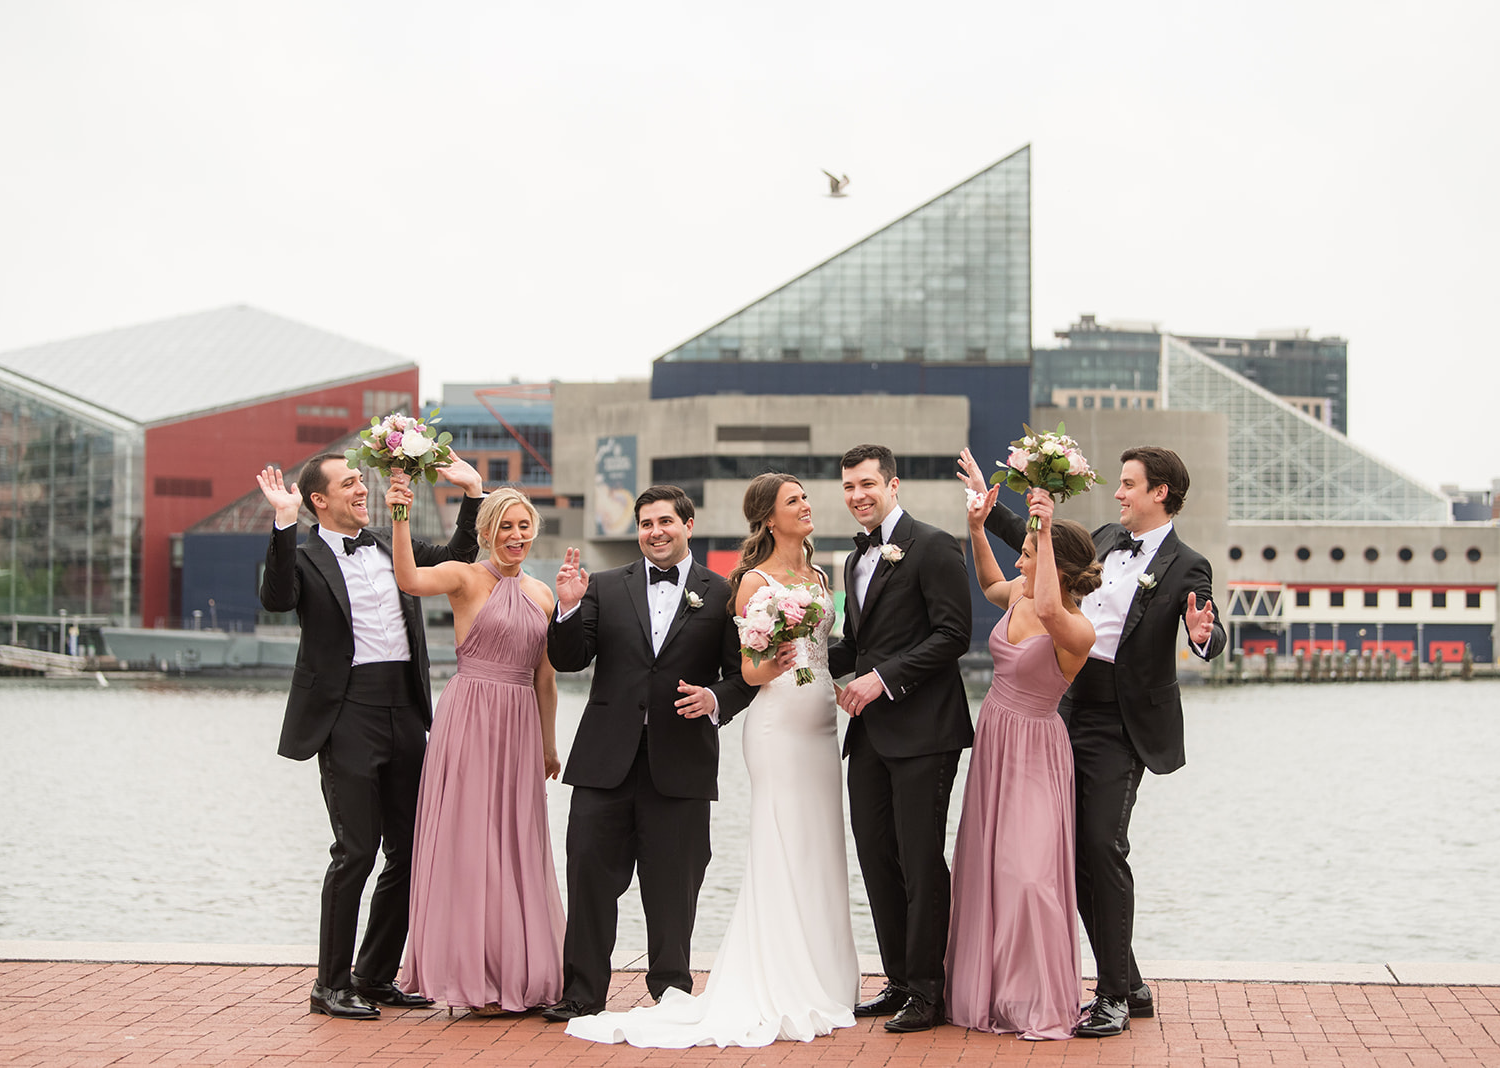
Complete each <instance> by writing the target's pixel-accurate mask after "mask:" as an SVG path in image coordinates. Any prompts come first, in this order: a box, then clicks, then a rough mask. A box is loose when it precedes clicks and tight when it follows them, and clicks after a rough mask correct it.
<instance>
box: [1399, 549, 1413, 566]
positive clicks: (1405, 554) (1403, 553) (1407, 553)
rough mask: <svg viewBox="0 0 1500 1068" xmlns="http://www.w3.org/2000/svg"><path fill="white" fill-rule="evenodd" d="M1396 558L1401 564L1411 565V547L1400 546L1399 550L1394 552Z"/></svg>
mask: <svg viewBox="0 0 1500 1068" xmlns="http://www.w3.org/2000/svg"><path fill="white" fill-rule="evenodd" d="M1396 556H1397V557H1398V558H1399V559H1400V560H1401V562H1402V563H1403V564H1409V563H1411V558H1412V551H1411V546H1409V545H1403V546H1401V548H1400V549H1398V550H1396Z"/></svg>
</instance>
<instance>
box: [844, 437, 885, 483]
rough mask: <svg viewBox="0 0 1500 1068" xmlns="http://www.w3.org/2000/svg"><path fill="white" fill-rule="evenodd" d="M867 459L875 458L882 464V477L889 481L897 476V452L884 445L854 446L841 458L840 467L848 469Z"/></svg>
mask: <svg viewBox="0 0 1500 1068" xmlns="http://www.w3.org/2000/svg"><path fill="white" fill-rule="evenodd" d="M866 460H874V461H876V462H877V463H878V464H879V465H880V477H881V478H883V479H885V480H886V481H887V482H889V481H890V480H891V479H893V478H895V477H896V454H895V453H893V452H892V451H891V450H890V449H888V448H886V447H885V446H884V445H856V446H854V448H852V449H850V450H849V451H848V452H846V453H844V455H843V457H842V458H841V459H840V460H839V468H840V469H841V470H843V471H847V470H849V468H851V467H858V466H859V465H860V464H862V463H864V462H865V461H866Z"/></svg>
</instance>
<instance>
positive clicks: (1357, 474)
mask: <svg viewBox="0 0 1500 1068" xmlns="http://www.w3.org/2000/svg"><path fill="white" fill-rule="evenodd" d="M1161 379H1162V381H1161V394H1162V406H1163V407H1165V408H1168V409H1185V410H1188V411H1199V412H1223V413H1224V415H1225V416H1226V417H1227V420H1228V425H1229V456H1230V459H1231V463H1230V465H1229V521H1230V522H1231V523H1233V522H1308V523H1446V522H1447V521H1448V498H1447V497H1446V496H1445V495H1444V494H1442V493H1441V492H1439V491H1438V490H1436V489H1433V488H1431V487H1428V486H1424V485H1422V484H1421V483H1420V482H1417V481H1416V480H1415V479H1413V478H1411V477H1409V476H1407V475H1404V474H1402V473H1401V472H1399V471H1397V470H1396V469H1395V468H1393V467H1391V466H1390V465H1389V464H1387V463H1385V462H1384V461H1383V460H1379V459H1376V458H1375V457H1374V456H1371V455H1370V454H1369V453H1367V452H1365V451H1364V450H1363V449H1360V448H1358V447H1357V446H1355V445H1354V444H1352V443H1351V442H1350V441H1349V439H1348V438H1346V437H1344V436H1343V435H1342V434H1339V433H1337V432H1335V431H1334V430H1332V429H1331V428H1329V427H1327V426H1324V425H1323V424H1322V423H1320V422H1318V421H1317V420H1315V419H1312V418H1310V417H1308V416H1307V415H1304V414H1303V413H1302V412H1300V411H1298V410H1296V409H1294V408H1293V407H1292V406H1291V405H1289V404H1288V403H1287V402H1286V401H1284V400H1282V399H1280V398H1279V397H1277V396H1275V395H1274V394H1272V393H1271V392H1270V391H1269V390H1267V389H1265V388H1264V387H1262V386H1258V385H1256V384H1255V383H1253V382H1249V381H1246V380H1245V379H1244V378H1242V377H1241V376H1240V375H1237V374H1235V373H1234V372H1233V371H1231V370H1229V368H1227V367H1225V366H1224V365H1223V364H1221V363H1219V362H1218V361H1217V360H1214V359H1211V358H1210V357H1208V356H1205V355H1204V354H1203V353H1202V352H1200V351H1199V350H1198V349H1196V348H1194V347H1193V346H1192V345H1189V344H1187V343H1186V342H1184V341H1181V340H1179V339H1177V338H1173V337H1168V338H1166V339H1165V341H1164V344H1163V348H1162V355H1161Z"/></svg>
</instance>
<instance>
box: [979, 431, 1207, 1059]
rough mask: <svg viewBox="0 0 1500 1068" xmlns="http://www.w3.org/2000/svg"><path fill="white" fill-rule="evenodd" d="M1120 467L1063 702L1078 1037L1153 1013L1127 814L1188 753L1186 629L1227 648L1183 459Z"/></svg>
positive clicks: (1018, 537)
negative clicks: (1185, 510) (1081, 650)
mask: <svg viewBox="0 0 1500 1068" xmlns="http://www.w3.org/2000/svg"><path fill="white" fill-rule="evenodd" d="M1120 462H1121V464H1122V466H1121V468H1120V486H1119V488H1118V489H1117V490H1115V500H1117V501H1119V502H1120V521H1119V522H1118V523H1106V524H1105V525H1104V526H1102V527H1100V528H1099V529H1098V530H1096V531H1094V546H1095V549H1096V550H1097V552H1098V556H1099V560H1100V561H1101V562H1102V563H1103V564H1104V583H1103V585H1102V586H1100V587H1099V589H1098V590H1096V591H1095V592H1094V593H1092V594H1090V595H1089V596H1088V597H1086V598H1084V601H1083V604H1082V605H1081V606H1080V607H1082V609H1083V614H1084V615H1085V616H1087V617H1088V619H1089V622H1091V623H1092V624H1093V625H1094V635H1095V638H1094V648H1093V650H1092V652H1090V654H1089V660H1088V662H1087V663H1086V664H1085V665H1084V667H1083V670H1082V671H1080V672H1079V673H1078V677H1077V678H1076V679H1074V680H1073V685H1072V686H1071V687H1069V689H1068V692H1067V693H1066V694H1064V695H1063V699H1062V701H1061V703H1060V704H1059V705H1058V712H1059V713H1060V714H1061V716H1062V718H1063V719H1064V720H1065V721H1066V722H1067V724H1068V734H1069V735H1070V736H1071V738H1072V740H1073V766H1074V775H1075V781H1076V784H1077V795H1078V805H1077V824H1076V847H1075V848H1076V851H1077V880H1078V911H1079V913H1080V914H1081V915H1082V917H1083V926H1084V929H1085V930H1086V931H1087V932H1088V936H1089V944H1090V945H1091V946H1092V947H1093V950H1094V961H1095V963H1096V964H1097V965H1098V967H1099V987H1098V990H1097V992H1096V993H1097V996H1096V997H1095V998H1094V999H1093V1000H1092V1001H1090V1002H1089V1003H1088V1004H1087V1005H1085V1006H1084V1008H1085V1010H1086V1011H1087V1013H1088V1017H1087V1019H1085V1020H1084V1022H1083V1024H1082V1025H1080V1026H1079V1028H1078V1030H1077V1032H1076V1034H1078V1035H1079V1036H1080V1037H1083V1038H1105V1037H1109V1036H1112V1035H1118V1034H1121V1033H1122V1032H1124V1031H1125V1030H1126V1029H1128V1028H1129V1026H1130V1017H1132V1016H1136V1017H1141V1016H1151V1015H1154V1013H1155V1007H1154V1005H1153V1004H1152V998H1151V988H1150V987H1149V986H1147V985H1146V983H1145V982H1143V981H1142V979H1141V972H1140V968H1139V967H1137V965H1136V961H1135V953H1134V951H1133V950H1132V949H1131V947H1130V941H1131V936H1132V931H1133V929H1134V924H1135V879H1134V876H1133V875H1132V874H1131V871H1130V863H1129V860H1128V857H1129V856H1130V841H1129V839H1128V833H1129V830H1130V812H1131V809H1132V808H1133V807H1134V806H1135V798H1136V790H1137V789H1138V788H1139V786H1140V784H1141V778H1142V776H1143V774H1144V770H1145V769H1146V768H1150V769H1151V771H1153V772H1154V773H1156V774H1157V775H1166V774H1168V773H1170V772H1173V771H1176V770H1177V769H1178V768H1180V767H1182V765H1183V764H1184V763H1185V761H1186V757H1185V756H1184V754H1183V739H1182V697H1181V694H1180V693H1179V691H1178V687H1177V628H1178V626H1179V625H1183V626H1185V627H1186V628H1187V635H1188V639H1189V642H1190V644H1191V647H1192V649H1193V652H1194V653H1196V654H1197V655H1198V656H1200V657H1202V658H1203V659H1204V660H1211V659H1213V658H1214V657H1216V656H1218V655H1219V653H1220V652H1222V651H1223V649H1224V643H1225V635H1224V627H1223V624H1221V623H1220V622H1219V621H1218V619H1217V618H1216V617H1215V615H1214V608H1213V569H1212V568H1211V567H1210V566H1209V563H1208V561H1207V560H1206V559H1204V557H1203V556H1202V554H1200V553H1197V552H1195V551H1194V550H1193V549H1192V548H1190V547H1189V546H1188V545H1187V544H1186V543H1185V542H1183V541H1182V540H1181V539H1179V538H1178V537H1177V534H1176V532H1175V531H1174V530H1173V529H1172V517H1173V516H1175V515H1176V514H1177V513H1178V512H1179V511H1180V510H1181V509H1182V504H1183V500H1184V499H1185V498H1186V497H1187V491H1188V481H1189V480H1188V472H1187V467H1186V465H1185V464H1183V462H1182V460H1181V459H1180V458H1179V457H1178V456H1177V454H1176V453H1175V452H1172V451H1171V450H1170V449H1163V448H1160V447H1157V446H1154V445H1144V446H1140V447H1138V448H1134V449H1127V450H1126V451H1125V452H1124V453H1123V454H1122V455H1121V457H1120ZM962 463H963V466H964V474H965V475H966V476H967V481H968V483H969V486H970V488H972V489H979V488H981V487H983V486H984V480H983V476H982V474H981V473H980V470H979V467H978V465H977V464H975V463H974V461H973V458H972V457H970V456H969V455H968V452H967V451H965V453H964V457H963V460H962ZM985 527H986V528H987V529H988V530H989V531H990V532H991V533H993V534H995V535H996V536H998V537H999V538H1000V539H1001V540H1002V541H1004V542H1005V543H1006V544H1007V545H1009V546H1010V547H1011V548H1013V549H1015V550H1016V551H1017V552H1019V551H1020V549H1021V544H1022V542H1024V541H1025V540H1026V521H1025V519H1024V517H1022V516H1018V515H1016V514H1015V513H1013V512H1011V511H1010V509H1008V508H996V509H995V510H994V511H992V512H991V513H990V515H989V517H988V518H987V519H986V520H985Z"/></svg>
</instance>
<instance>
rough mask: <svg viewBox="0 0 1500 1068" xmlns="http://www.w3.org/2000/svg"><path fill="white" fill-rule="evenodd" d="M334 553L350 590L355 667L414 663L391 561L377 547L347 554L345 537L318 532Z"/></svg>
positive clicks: (322, 530)
mask: <svg viewBox="0 0 1500 1068" xmlns="http://www.w3.org/2000/svg"><path fill="white" fill-rule="evenodd" d="M318 534H319V536H321V537H322V539H323V540H324V541H325V542H327V543H328V547H329V548H330V549H332V550H333V555H334V557H335V558H336V559H337V560H338V562H339V570H340V571H342V572H343V573H344V586H345V587H347V589H348V590H349V621H350V623H351V624H353V627H354V663H355V664H356V665H358V664H375V663H379V662H382V661H387V660H410V659H411V643H410V641H409V640H408V638H407V634H406V617H405V616H403V615H402V614H401V591H400V590H399V589H398V588H397V586H396V570H395V568H394V567H393V566H392V564H391V558H390V557H389V556H387V555H386V554H385V553H383V552H381V550H380V549H379V548H378V547H377V546H374V545H361V546H360V547H359V548H358V549H355V550H354V552H352V553H346V552H344V535H342V534H339V533H338V532H336V531H332V530H324V529H323V528H322V527H319V528H318Z"/></svg>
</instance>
